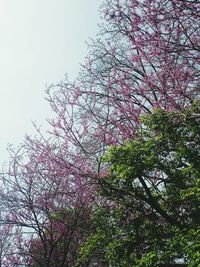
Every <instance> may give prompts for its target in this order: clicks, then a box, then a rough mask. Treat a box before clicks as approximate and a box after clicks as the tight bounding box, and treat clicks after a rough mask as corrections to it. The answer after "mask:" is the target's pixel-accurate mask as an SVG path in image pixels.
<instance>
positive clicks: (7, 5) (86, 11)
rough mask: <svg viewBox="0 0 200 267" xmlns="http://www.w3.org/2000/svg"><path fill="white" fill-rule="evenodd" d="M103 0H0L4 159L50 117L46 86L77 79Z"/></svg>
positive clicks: (0, 150) (0, 142)
mask: <svg viewBox="0 0 200 267" xmlns="http://www.w3.org/2000/svg"><path fill="white" fill-rule="evenodd" d="M100 2H101V0H0V164H2V163H3V162H4V161H7V160H8V154H7V152H6V148H7V145H8V143H10V144H14V145H15V146H17V145H18V144H19V143H20V142H22V141H23V137H24V136H25V134H34V128H33V125H32V121H36V122H37V124H38V125H41V126H42V125H43V127H44V128H45V127H46V126H45V119H46V118H49V117H51V116H50V114H51V111H50V107H49V105H48V102H47V101H45V92H44V91H45V88H46V86H48V85H50V84H52V83H55V84H56V83H58V82H59V81H61V80H64V78H65V74H66V73H67V74H68V77H69V79H73V78H74V77H75V76H76V74H77V73H78V71H79V69H80V63H83V62H84V57H85V56H86V55H87V45H86V43H85V42H86V41H88V40H89V38H95V36H96V33H97V32H98V28H97V24H98V23H99V21H100V19H99V13H98V8H99V4H100Z"/></svg>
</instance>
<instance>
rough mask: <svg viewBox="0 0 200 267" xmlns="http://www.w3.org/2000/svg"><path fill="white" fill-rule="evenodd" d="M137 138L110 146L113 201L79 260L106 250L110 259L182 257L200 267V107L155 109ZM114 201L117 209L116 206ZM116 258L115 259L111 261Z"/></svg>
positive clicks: (108, 192) (133, 262) (108, 191)
mask: <svg viewBox="0 0 200 267" xmlns="http://www.w3.org/2000/svg"><path fill="white" fill-rule="evenodd" d="M142 121H143V130H142V131H141V132H139V133H138V137H137V138H136V139H135V140H132V141H127V142H126V143H125V144H124V145H122V146H112V147H111V148H110V149H109V151H108V153H107V155H106V157H105V158H104V161H105V162H106V163H107V164H109V165H110V173H109V175H108V176H107V177H105V178H104V179H101V181H100V184H101V194H102V196H104V197H105V198H106V199H107V200H108V201H109V205H108V206H109V207H107V208H101V212H99V213H98V216H97V218H98V220H97V218H96V221H98V222H99V223H97V225H96V231H94V234H92V235H91V236H90V237H89V238H88V240H87V242H86V243H85V244H84V246H83V247H82V250H81V256H80V259H81V260H86V259H88V258H89V257H91V255H92V253H94V252H95V253H98V251H101V252H102V251H103V255H104V262H105V266H115V267H118V266H119V267H122V266H123V267H126V266H127V267H128V266H135V267H142V266H149V267H151V266H152V267H155V266H159V264H168V265H169V266H170V264H173V263H175V262H176V261H177V260H178V259H179V260H180V259H181V260H184V262H185V263H187V264H188V266H189V267H194V266H200V255H199V251H200V244H199V240H200V230H199V228H198V225H199V218H200V212H199V204H200V187H199V185H200V110H199V106H198V103H196V104H194V105H193V107H192V108H190V109H187V110H185V111H182V112H166V111H164V110H161V109H159V110H156V111H155V112H154V113H153V114H151V115H150V116H146V117H143V118H142ZM111 207H112V208H111ZM109 264H110V265H109Z"/></svg>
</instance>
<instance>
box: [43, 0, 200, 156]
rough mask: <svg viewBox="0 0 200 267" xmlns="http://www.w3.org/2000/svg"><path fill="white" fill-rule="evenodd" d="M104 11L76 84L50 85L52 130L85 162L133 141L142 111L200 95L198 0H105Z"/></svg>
mask: <svg viewBox="0 0 200 267" xmlns="http://www.w3.org/2000/svg"><path fill="white" fill-rule="evenodd" d="M101 14H102V17H104V21H105V23H104V24H103V26H102V27H101V35H100V36H99V38H98V39H97V40H94V41H92V42H91V44H90V45H89V49H90V50H89V54H88V56H87V58H86V62H85V64H84V65H83V66H82V69H81V71H80V75H79V76H78V78H77V79H76V81H75V82H70V81H68V80H66V81H64V82H62V83H61V84H59V85H58V86H51V87H50V88H48V90H47V94H48V100H49V102H50V105H51V107H52V109H53V110H54V111H55V112H56V114H57V118H55V119H54V120H52V121H51V124H52V126H53V131H52V133H53V134H54V135H55V136H57V137H60V138H61V139H63V140H66V139H67V142H68V143H69V144H71V145H72V146H75V147H77V149H78V153H79V154H80V151H81V152H82V154H83V155H86V158H87V159H88V158H89V157H91V155H93V154H96V155H97V154H99V153H100V154H102V153H104V152H105V148H106V146H107V145H110V144H119V143H123V140H126V139H132V138H133V137H134V136H135V133H136V132H137V128H139V127H140V116H141V115H142V114H144V113H151V112H152V110H153V109H154V108H158V107H162V108H164V109H165V110H180V109H182V108H184V107H185V106H187V105H190V104H191V103H192V102H193V100H194V99H196V98H198V97H199V77H200V75H199V64H200V61H199V51H200V47H199V43H200V42H199V36H200V32H199V31H200V15H199V14H200V2H199V1H192V0H189V1H182V0H178V1H177V0H166V1H162V0H151V1H145V0H142V1H138V0H134V1H132V0H121V1H119V0H107V1H105V3H104V4H102V8H101ZM83 155H82V156H83Z"/></svg>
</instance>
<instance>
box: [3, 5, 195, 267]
mask: <svg viewBox="0 0 200 267" xmlns="http://www.w3.org/2000/svg"><path fill="white" fill-rule="evenodd" d="M101 14H102V16H103V17H104V20H105V23H104V25H102V27H101V35H100V37H99V38H98V39H97V40H95V41H92V42H91V44H90V45H89V54H88V57H87V58H86V62H85V63H84V65H83V66H82V69H81V71H80V75H79V76H78V78H77V79H76V80H75V81H74V82H70V81H68V80H66V81H63V82H62V83H60V84H59V85H58V86H50V87H49V88H48V90H47V99H48V101H49V103H50V105H51V107H52V110H53V111H54V112H55V116H54V118H53V119H52V120H51V119H49V123H50V126H51V128H50V130H49V135H48V136H47V137H46V138H44V136H43V134H42V133H41V131H40V130H39V129H37V127H36V130H37V132H38V137H27V138H26V140H25V141H24V142H23V143H22V145H21V147H20V150H19V151H18V152H16V153H15V152H14V153H11V160H10V165H9V168H8V170H6V171H5V173H4V174H3V175H1V177H2V179H3V181H4V184H3V185H2V190H1V195H0V197H1V202H2V203H3V209H4V217H3V218H1V222H2V223H4V224H12V225H14V227H16V228H17V229H20V231H21V235H22V237H20V238H18V241H19V242H17V243H16V245H17V247H18V249H17V250H16V255H17V256H16V257H17V260H15V263H13V266H15V265H16V264H18V263H19V264H21V262H23V264H25V265H28V264H29V265H30V264H32V263H31V257H32V256H33V255H32V256H31V255H30V252H31V251H32V252H33V245H32V244H33V243H34V242H36V241H37V240H40V242H41V243H40V245H41V246H42V248H43V249H41V251H42V253H43V255H42V256H41V255H39V259H42V263H41V264H43V266H45V265H46V266H48V265H50V263H51V261H52V260H53V259H52V255H53V257H54V255H55V254H54V253H51V251H52V250H53V249H54V248H55V247H56V246H55V240H54V235H55V234H56V233H55V232H54V230H55V229H54V227H53V225H54V224H55V221H54V220H52V214H55V213H56V212H62V211H63V210H69V209H71V208H72V210H73V211H74V208H76V207H77V203H81V205H82V204H83V206H86V207H88V206H89V207H90V205H91V206H93V205H97V206H98V207H99V206H102V207H101V208H103V207H104V206H103V205H104V204H105V203H104V199H103V197H102V196H101V197H99V195H98V191H99V180H101V179H100V177H103V176H104V175H105V174H106V171H107V167H106V163H105V162H102V155H104V154H105V153H106V151H107V149H108V146H109V145H112V144H114V145H116V144H118V145H119V144H124V141H125V140H133V139H134V138H136V137H137V135H138V133H139V131H138V130H139V129H140V128H143V127H144V125H143V123H142V122H141V119H140V118H141V115H143V114H150V113H152V111H153V110H154V109H156V108H158V107H160V108H162V109H164V110H167V111H171V110H183V109H184V108H185V107H186V106H190V105H191V104H192V103H193V102H194V100H196V99H198V98H199V78H200V75H199V69H200V66H199V64H200V60H199V50H200V48H199V43H200V40H199V38H200V32H199V31H200V25H199V24H200V15H199V14H200V3H199V1H193V0H188V1H183V0H166V1H163V0H151V1H146V0H141V1H139V0H134V1H132V0H121V1H120V0H106V1H105V3H104V4H102V8H101ZM144 167H145V166H144ZM157 175H159V174H157ZM161 177H162V176H161ZM101 181H105V180H104V179H103V180H101ZM122 182H123V181H122ZM108 189H109V187H108ZM143 189H144V187H143ZM147 189H148V187H147ZM138 190H141V188H138ZM110 193H112V190H111V192H109V194H110ZM139 193H140V191H139ZM139 193H138V194H139ZM168 193H169V194H170V192H168ZM115 194H116V192H115ZM120 194H122V189H121V191H120V192H119V195H120ZM140 194H141V196H144V192H143V191H142V192H141V193H140ZM171 194H172V193H171ZM111 195H112V194H111ZM144 197H145V196H144ZM158 197H159V196H158ZM171 197H172V196H171ZM124 198H128V196H127V195H126V194H124ZM150 200H151V199H150ZM150 200H148V201H149V203H147V198H144V199H143V200H142V204H143V205H142V206H141V211H140V214H142V213H143V212H146V209H147V205H150ZM172 200H173V197H172V199H171V200H170V201H172ZM77 201H78V202H77ZM173 201H175V204H176V200H173ZM102 203H104V204H102ZM156 203H157V202H156ZM108 204H109V205H107V204H106V209H108V210H109V209H112V208H114V207H115V205H114V206H113V207H112V203H108ZM114 204H115V203H114ZM151 204H152V203H151ZM153 204H154V209H157V212H158V214H156V220H158V221H159V222H161V221H162V220H163V225H162V224H158V227H161V228H160V231H161V232H162V230H163V229H162V227H164V225H165V224H166V223H167V224H171V225H173V227H175V228H177V229H179V227H180V226H181V227H182V226H183V222H182V221H180V218H179V215H180V214H179V211H174V210H173V209H172V207H171V206H167V203H162V205H158V206H156V204H155V203H153ZM164 204H165V205H164ZM120 205H121V204H120ZM140 205H141V203H140V201H139V200H138V201H136V202H135V206H136V207H138V206H140ZM163 205H164V206H163ZM81 207H82V206H81ZM101 208H100V211H101ZM116 208H117V207H116ZM118 208H119V207H118ZM168 209H169V210H170V212H169V211H168ZM75 210H76V209H75ZM78 210H79V209H78ZM80 210H82V209H80ZM80 210H79V211H80ZM95 210H96V209H95ZM187 211H188V212H189V209H188V210H187ZM96 212H97V214H98V209H97V211H96ZM101 212H104V208H103V211H101ZM101 212H100V213H101ZM171 212H172V213H173V214H174V216H171ZM123 213H124V206H123V205H122V206H120V208H119V210H118V209H117V210H116V216H117V218H116V219H114V220H116V224H117V225H119V231H120V220H121V219H120V216H121V214H123ZM108 214H109V213H108ZM185 214H186V213H185ZM77 216H78V221H80V220H82V219H83V220H84V217H82V213H79V212H78V214H77ZM79 216H80V217H79ZM97 217H98V216H97ZM114 217H115V216H114ZM72 218H74V217H73V216H72ZM81 218H82V219H81ZM105 219H106V215H105ZM181 219H183V220H186V218H182V217H181ZM102 221H103V220H102ZM186 221H187V220H186ZM61 223H62V224H64V225H65V233H66V232H67V231H68V229H72V228H73V227H72V225H71V224H72V222H71V221H70V224H67V223H66V221H62V222H61ZM186 223H187V222H186ZM110 224H111V223H110ZM107 226H108V229H110V228H109V224H108V225H107ZM151 226H152V227H153V224H151ZM135 227H136V226H135ZM25 229H29V230H28V233H27V231H26V230H25ZM115 229H117V228H115ZM164 230H165V229H164ZM76 231H77V229H75V232H76ZM111 232H112V231H111ZM32 233H33V236H32ZM49 235H50V236H52V239H51V241H52V243H51V245H50V246H49V243H48V242H49V241H48V240H49ZM146 235H147V233H146V234H144V238H145V236H146ZM19 236H20V234H19ZM27 236H28V238H27ZM67 238H68V237H67ZM91 238H92V237H91ZM96 238H97V240H98V239H99V235H97V236H96ZM147 239H148V235H147ZM59 240H62V238H61V239H59ZM111 240H112V235H111ZM29 241H30V242H29ZM69 242H72V243H73V242H74V241H73V239H70V241H69ZM81 242H82V241H81ZM47 243H48V245H47ZM58 243H59V242H58ZM186 243H187V242H186ZM61 244H62V241H61ZM50 247H51V249H50V250H49V248H50ZM105 247H106V245H105ZM113 249H114V250H115V248H112V249H111V251H112V250H113ZM37 252H38V251H34V253H36V254H37ZM127 253H128V252H127ZM102 254H103V252H101V253H100V254H99V255H102ZM96 255H98V253H97V254H96ZM119 255H121V254H120V253H119ZM119 255H118V257H120V256H119ZM110 257H112V253H111V255H110ZM149 257H151V254H150V256H149ZM122 258H123V259H124V257H122ZM29 260H30V261H29ZM24 262H25V263H24ZM68 264H69V263H68ZM102 264H104V263H102ZM123 264H125V263H123Z"/></svg>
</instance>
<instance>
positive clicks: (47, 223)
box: [0, 138, 92, 267]
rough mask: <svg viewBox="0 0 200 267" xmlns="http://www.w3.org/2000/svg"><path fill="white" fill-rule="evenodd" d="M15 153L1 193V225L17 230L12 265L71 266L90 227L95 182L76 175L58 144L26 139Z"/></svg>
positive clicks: (4, 178) (38, 266) (39, 266)
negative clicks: (85, 181)
mask: <svg viewBox="0 0 200 267" xmlns="http://www.w3.org/2000/svg"><path fill="white" fill-rule="evenodd" d="M12 155H13V158H12V160H10V166H9V172H8V173H5V174H4V177H3V183H4V184H3V188H2V190H1V195H0V197H1V208H2V210H3V211H4V212H2V214H1V224H3V225H5V226H6V225H8V226H13V229H14V230H15V231H14V233H15V242H14V245H15V248H14V249H13V251H12V253H13V256H15V257H13V259H12V262H11V263H10V264H11V265H9V266H12V267H14V266H34V267H36V266H37V267H53V266H57V267H58V266H59V267H66V266H72V265H73V263H74V262H76V258H77V254H78V251H79V247H80V244H81V243H82V242H83V240H84V238H85V235H86V233H87V228H88V229H89V225H88V223H89V216H90V205H92V200H91V198H90V195H91V194H90V191H91V190H92V186H90V188H88V189H87V188H86V187H87V185H85V184H84V185H83V184H82V182H81V180H82V177H80V176H78V174H77V172H76V176H74V175H73V168H72V166H70V165H69V164H67V163H66V162H65V161H64V159H63V158H62V157H60V156H61V155H60V154H59V150H58V147H56V146H55V144H54V145H53V146H52V147H50V145H49V143H45V142H42V141H41V140H40V142H39V141H38V140H37V141H36V140H33V139H30V138H27V140H26V143H24V144H23V147H21V148H20V150H19V151H17V153H16V152H14V151H13V154H12ZM87 191H88V193H87ZM17 232H19V234H18V235H16V233H17ZM7 259H9V257H7ZM5 264H6V263H5ZM4 266H7V265H3V267H4Z"/></svg>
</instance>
